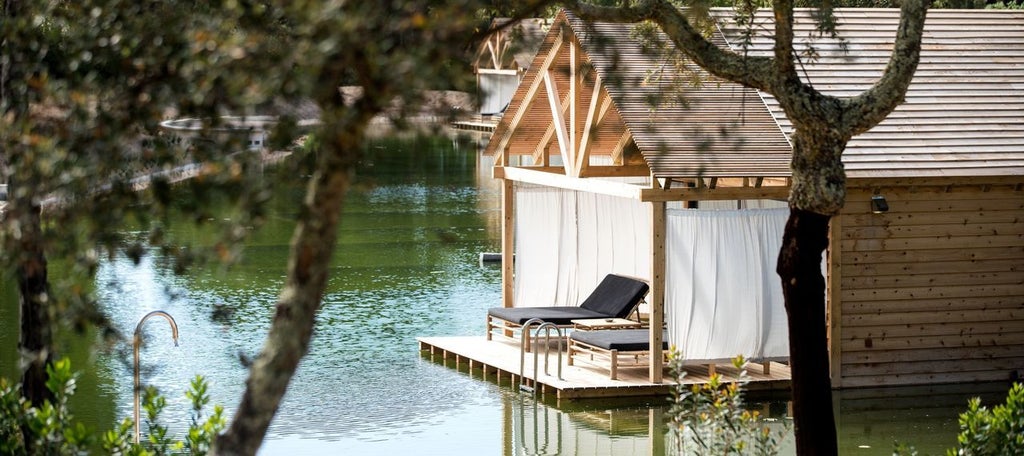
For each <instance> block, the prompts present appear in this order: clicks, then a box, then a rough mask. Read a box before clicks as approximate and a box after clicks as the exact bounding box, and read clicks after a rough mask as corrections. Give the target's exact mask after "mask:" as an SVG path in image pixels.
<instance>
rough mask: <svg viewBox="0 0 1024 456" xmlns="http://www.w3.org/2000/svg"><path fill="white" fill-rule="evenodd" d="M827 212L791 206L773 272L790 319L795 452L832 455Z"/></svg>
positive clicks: (832, 426) (834, 452) (832, 416)
mask: <svg viewBox="0 0 1024 456" xmlns="http://www.w3.org/2000/svg"><path fill="white" fill-rule="evenodd" d="M829 219H830V217H829V216H827V215H821V214H817V213H814V212H810V211H805V210H801V209H795V208H794V209H791V210H790V214H789V221H788V222H787V223H786V231H785V234H784V235H783V240H782V251H781V252H780V253H779V263H778V269H777V272H778V274H779V276H780V277H781V278H782V293H783V295H784V296H785V299H786V315H787V317H788V318H787V321H788V322H789V358H790V367H791V370H792V390H793V391H792V394H793V424H794V427H795V433H796V452H797V454H800V455H811V454H813V455H829V454H837V452H838V445H837V442H836V426H835V418H834V415H833V412H832V382H831V378H830V372H829V356H828V338H827V332H826V317H825V278H824V277H823V276H822V275H821V254H822V252H823V251H824V250H825V248H826V247H828V222H829Z"/></svg>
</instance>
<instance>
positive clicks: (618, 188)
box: [501, 167, 643, 199]
mask: <svg viewBox="0 0 1024 456" xmlns="http://www.w3.org/2000/svg"><path fill="white" fill-rule="evenodd" d="M501 172H502V175H503V176H504V178H505V179H510V180H514V181H516V182H526V183H530V184H537V185H544V186H548V187H556V188H564V189H568V190H580V191H584V192H590V193H598V194H601V195H609V196H617V197H620V198H630V199H640V192H641V191H642V190H643V187H641V186H638V185H632V184H626V183H622V182H615V181H609V180H603V179H580V178H576V177H570V176H566V175H562V174H554V173H546V172H543V171H537V170H534V169H531V168H515V167H505V168H502V171H501Z"/></svg>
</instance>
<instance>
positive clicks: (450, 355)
mask: <svg viewBox="0 0 1024 456" xmlns="http://www.w3.org/2000/svg"><path fill="white" fill-rule="evenodd" d="M417 340H418V341H419V348H420V351H421V352H422V353H423V354H424V356H427V357H430V358H431V359H433V360H440V361H442V362H443V363H444V365H445V366H451V367H455V368H456V369H460V368H468V369H469V371H470V374H471V375H480V377H481V378H482V379H484V380H492V381H495V382H497V383H499V384H500V383H502V382H505V381H507V382H509V383H510V384H511V385H512V386H513V387H515V386H516V385H518V383H519V369H520V362H521V361H520V351H519V343H518V342H513V341H511V340H498V339H495V340H486V339H485V338H484V337H483V336H478V337H477V336H464V337H420V338H417ZM451 361H454V366H452V365H451ZM565 361H566V359H565V352H564V351H563V352H562V359H561V364H562V376H561V379H559V378H558V356H557V355H556V350H554V349H552V350H551V352H550V355H549V357H548V366H547V373H545V368H544V352H543V350H541V351H540V352H539V353H538V361H537V363H538V368H537V370H538V371H539V372H540V375H539V376H538V378H537V379H536V380H537V381H536V385H535V386H534V382H533V380H532V379H533V377H534V375H533V362H534V361H533V353H527V355H526V367H525V379H524V384H526V385H527V386H531V387H535V388H536V390H537V392H538V393H540V394H543V395H545V396H547V395H553V396H554V397H555V398H556V399H558V400H561V399H584V398H611V397H640V396H665V395H668V394H669V393H670V386H671V385H673V384H675V381H674V380H672V379H670V378H669V376H667V375H666V380H665V382H664V383H651V382H650V380H649V379H648V373H647V370H648V368H647V366H635V367H634V366H619V370H618V379H617V380H612V379H610V378H609V376H608V371H607V370H602V369H599V368H596V367H593V366H590V365H587V364H581V363H577V365H574V366H569V365H566V363H565ZM712 366H713V367H709V365H707V364H696V365H693V366H688V367H687V369H686V376H685V377H683V382H684V383H686V384H699V383H707V381H708V377H709V373H708V371H709V370H711V369H713V370H714V371H715V372H717V373H718V374H720V375H722V376H723V377H724V378H725V380H731V379H735V378H736V377H737V375H739V372H738V371H737V369H736V368H734V367H733V366H732V365H731V364H729V363H723V364H714V365H712ZM769 371H770V372H769V373H768V374H765V373H764V372H763V370H762V366H761V365H760V364H751V365H749V366H748V367H747V377H748V378H749V380H750V383H749V384H748V385H747V390H748V391H764V390H783V389H788V388H789V380H790V371H789V366H788V365H787V364H782V363H776V362H772V363H770V369H769Z"/></svg>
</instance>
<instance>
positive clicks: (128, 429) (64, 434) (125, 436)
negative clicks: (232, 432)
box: [0, 359, 225, 456]
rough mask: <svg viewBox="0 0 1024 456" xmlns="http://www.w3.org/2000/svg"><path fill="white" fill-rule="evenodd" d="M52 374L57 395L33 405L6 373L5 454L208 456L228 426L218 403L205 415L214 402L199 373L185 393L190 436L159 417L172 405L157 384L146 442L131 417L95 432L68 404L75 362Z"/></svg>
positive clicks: (1, 422) (2, 388) (0, 422)
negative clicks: (177, 435) (136, 434)
mask: <svg viewBox="0 0 1024 456" xmlns="http://www.w3.org/2000/svg"><path fill="white" fill-rule="evenodd" d="M46 372H47V374H48V375H49V379H48V380H47V382H46V387H47V389H49V390H50V392H51V393H53V400H52V401H51V400H47V401H45V402H44V403H43V405H42V406H40V407H33V406H32V405H31V404H29V403H28V402H27V401H26V400H25V399H24V398H22V397H21V385H20V384H12V383H10V382H9V381H8V380H7V379H6V378H2V377H0V454H2V455H27V454H33V455H37V454H39V455H79V454H88V453H89V452H90V451H89V450H91V449H102V452H103V453H104V454H113V455H131V456H144V455H154V456H158V455H167V454H172V453H173V454H189V455H197V456H198V455H205V454H207V452H209V450H210V444H211V443H212V442H213V439H214V437H215V436H216V435H217V433H218V432H220V431H221V429H223V428H224V425H225V419H224V409H223V408H222V407H221V406H219V405H217V406H214V407H213V413H212V414H211V415H210V416H207V417H204V414H203V409H204V408H205V407H206V406H207V405H208V404H209V402H210V396H209V394H208V393H207V389H208V385H207V383H206V380H204V379H203V377H202V376H199V375H197V376H196V377H195V378H194V379H193V380H192V382H191V385H189V389H188V390H187V391H186V392H185V396H186V397H187V398H188V399H189V401H190V402H191V404H192V413H191V418H190V421H191V422H190V423H189V429H188V433H187V435H186V436H185V439H184V440H177V439H173V438H171V437H170V436H169V435H168V430H167V427H165V426H163V425H162V424H160V422H159V417H160V413H161V412H162V411H163V409H164V407H165V406H166V404H167V400H166V399H165V398H164V397H163V396H161V395H160V394H159V393H158V392H157V390H156V388H154V387H152V386H150V387H147V388H146V390H145V391H144V394H143V403H142V406H143V409H144V410H145V412H146V418H145V425H146V429H147V432H146V434H145V439H144V440H143V442H142V443H139V444H136V443H134V442H133V441H132V440H133V439H132V431H133V429H134V422H133V421H132V419H131V418H125V419H124V420H122V421H121V423H120V424H119V425H118V426H117V427H115V428H113V429H109V430H106V431H104V432H102V433H100V434H99V438H96V437H95V436H96V435H97V434H95V433H93V432H90V431H89V430H88V429H86V428H85V426H83V425H82V423H76V422H74V419H73V416H72V414H71V412H70V410H69V409H68V399H69V398H70V397H71V396H72V395H73V394H74V393H75V386H76V385H75V380H76V378H77V377H78V374H77V373H75V372H73V371H72V370H71V362H70V361H69V360H67V359H61V360H58V361H55V362H53V363H52V364H50V365H49V366H47V368H46Z"/></svg>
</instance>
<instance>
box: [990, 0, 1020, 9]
mask: <svg viewBox="0 0 1024 456" xmlns="http://www.w3.org/2000/svg"><path fill="white" fill-rule="evenodd" d="M985 8H988V9H1024V0H1010V1H999V2H995V3H991V4H988V5H985Z"/></svg>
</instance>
